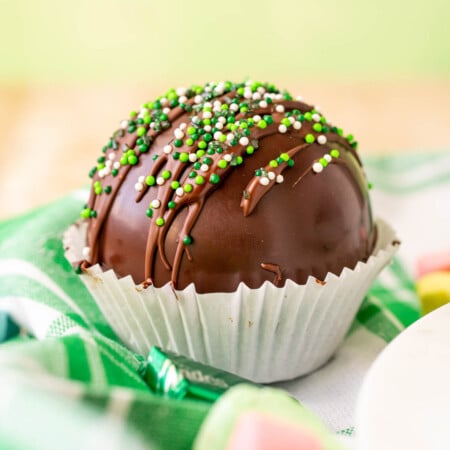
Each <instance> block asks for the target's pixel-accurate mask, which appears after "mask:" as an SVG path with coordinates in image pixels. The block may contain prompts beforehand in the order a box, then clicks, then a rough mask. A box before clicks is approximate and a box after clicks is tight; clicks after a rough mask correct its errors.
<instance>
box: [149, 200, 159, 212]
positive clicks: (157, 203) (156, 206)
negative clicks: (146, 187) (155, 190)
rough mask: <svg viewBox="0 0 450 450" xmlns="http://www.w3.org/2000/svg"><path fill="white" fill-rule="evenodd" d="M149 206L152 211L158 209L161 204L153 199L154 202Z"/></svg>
mask: <svg viewBox="0 0 450 450" xmlns="http://www.w3.org/2000/svg"><path fill="white" fill-rule="evenodd" d="M150 206H151V207H152V208H154V209H158V208H159V207H160V206H161V202H160V201H159V200H158V199H156V198H155V200H152V201H151V203H150Z"/></svg>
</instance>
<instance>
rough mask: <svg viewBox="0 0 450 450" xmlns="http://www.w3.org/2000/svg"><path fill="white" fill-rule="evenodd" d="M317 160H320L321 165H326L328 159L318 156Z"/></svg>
mask: <svg viewBox="0 0 450 450" xmlns="http://www.w3.org/2000/svg"><path fill="white" fill-rule="evenodd" d="M319 162H320V164H322V166H323V167H327V166H328V161H327V160H326V159H325V158H320V159H319Z"/></svg>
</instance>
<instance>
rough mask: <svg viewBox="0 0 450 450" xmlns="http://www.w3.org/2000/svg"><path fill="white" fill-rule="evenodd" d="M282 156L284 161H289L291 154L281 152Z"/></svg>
mask: <svg viewBox="0 0 450 450" xmlns="http://www.w3.org/2000/svg"><path fill="white" fill-rule="evenodd" d="M280 158H281V159H282V160H283V161H284V162H286V161H289V155H288V154H287V153H281V154H280Z"/></svg>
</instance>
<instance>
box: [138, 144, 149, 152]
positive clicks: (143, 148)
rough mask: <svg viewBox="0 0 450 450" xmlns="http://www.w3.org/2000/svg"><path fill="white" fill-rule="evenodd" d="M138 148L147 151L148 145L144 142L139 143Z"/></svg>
mask: <svg viewBox="0 0 450 450" xmlns="http://www.w3.org/2000/svg"><path fill="white" fill-rule="evenodd" d="M138 148H139V151H140V152H141V153H145V152H147V151H148V145H145V144H142V145H140V146H139V147H138Z"/></svg>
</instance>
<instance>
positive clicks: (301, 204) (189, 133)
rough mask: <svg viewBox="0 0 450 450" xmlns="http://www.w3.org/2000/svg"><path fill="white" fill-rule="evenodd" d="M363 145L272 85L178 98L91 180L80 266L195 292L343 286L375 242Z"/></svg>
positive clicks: (135, 116)
mask: <svg viewBox="0 0 450 450" xmlns="http://www.w3.org/2000/svg"><path fill="white" fill-rule="evenodd" d="M356 146H357V144H356V142H355V141H354V139H353V137H352V136H351V135H347V136H344V134H343V132H342V130H341V129H340V128H337V127H335V126H332V125H331V124H329V123H328V121H327V120H326V119H325V117H324V116H323V115H322V114H321V113H320V112H319V111H317V110H316V109H314V107H312V106H309V105H307V104H306V103H304V102H303V101H302V100H300V99H293V98H292V97H291V95H289V94H288V93H287V92H280V91H279V90H278V89H276V88H275V87H274V86H273V85H271V84H266V83H255V82H245V83H240V84H234V83H230V82H220V83H208V84H206V86H204V87H200V86H192V87H191V88H180V89H176V90H175V89H171V90H169V91H168V92H167V93H166V94H165V95H164V96H162V97H160V98H158V99H157V100H156V101H153V102H149V103H147V104H144V105H143V106H142V109H141V110H140V112H139V113H137V112H132V113H131V115H130V118H129V119H128V120H124V121H122V122H121V125H120V128H119V129H118V130H117V131H116V132H115V133H114V134H113V136H112V137H111V138H110V140H109V142H108V144H107V145H106V146H105V147H104V148H103V156H101V157H100V158H99V159H98V165H97V166H96V167H94V168H93V169H92V171H91V174H90V175H91V176H92V177H93V185H92V189H91V195H90V198H89V202H88V204H87V205H86V207H85V209H84V210H83V211H82V213H81V214H82V217H84V218H86V219H87V220H88V221H89V225H88V233H87V242H86V247H85V249H84V256H85V258H86V261H84V262H83V263H82V266H83V267H87V266H88V265H92V264H96V263H99V264H100V265H101V267H102V268H103V269H104V270H106V269H113V270H114V271H115V273H116V274H117V275H118V276H126V275H131V276H132V277H133V279H134V281H135V283H137V284H139V283H143V285H144V287H146V286H149V285H151V284H153V285H155V286H156V287H160V286H163V285H165V284H166V283H171V284H172V286H173V287H174V288H175V289H183V288H185V287H186V286H187V285H189V284H190V283H194V285H195V289H196V291H197V292H199V293H206V292H232V291H234V290H236V288H237V287H238V285H239V283H241V282H242V283H245V284H246V285H247V286H249V287H250V288H259V287H260V286H261V285H262V284H263V283H264V282H265V281H269V282H271V283H274V284H275V285H276V286H283V285H284V284H285V282H286V280H288V279H290V280H292V281H294V282H296V283H298V284H303V283H305V282H306V281H307V279H308V277H309V276H313V277H315V278H316V279H317V281H318V282H319V283H320V282H321V281H322V280H324V278H325V276H326V274H327V273H328V272H332V273H334V274H337V275H339V274H340V273H341V271H342V270H343V268H344V267H348V268H350V269H352V268H354V267H355V265H356V264H357V262H358V261H366V260H367V259H368V257H369V256H370V254H371V252H372V249H373V246H374V241H375V235H376V230H375V227H374V224H373V221H372V215H371V208H370V202H369V197H368V190H367V181H366V178H365V175H364V172H363V170H362V166H361V162H360V159H359V157H358V155H357V152H356Z"/></svg>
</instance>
